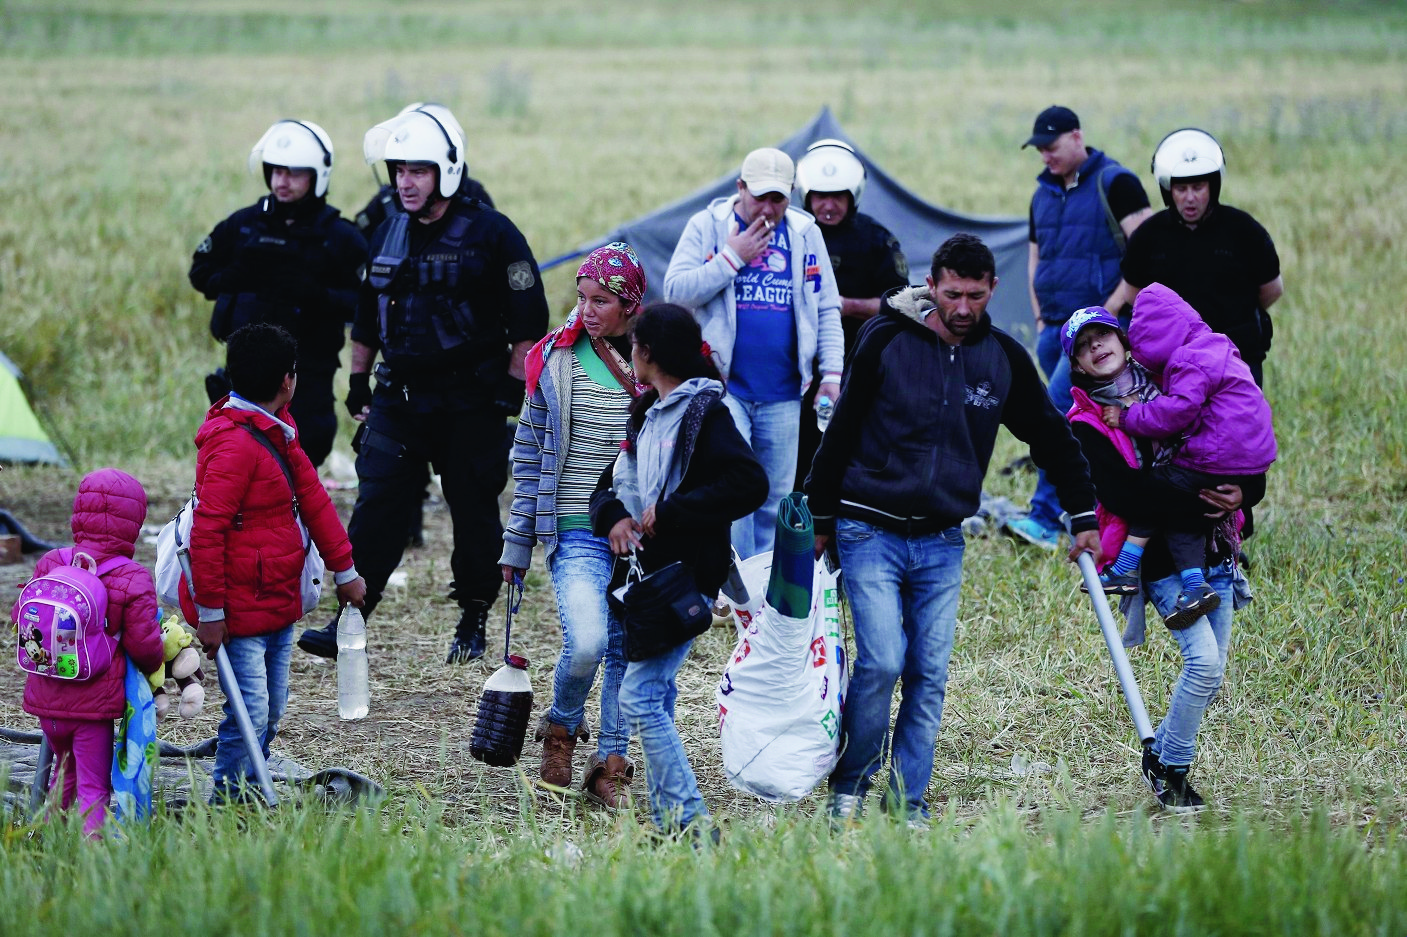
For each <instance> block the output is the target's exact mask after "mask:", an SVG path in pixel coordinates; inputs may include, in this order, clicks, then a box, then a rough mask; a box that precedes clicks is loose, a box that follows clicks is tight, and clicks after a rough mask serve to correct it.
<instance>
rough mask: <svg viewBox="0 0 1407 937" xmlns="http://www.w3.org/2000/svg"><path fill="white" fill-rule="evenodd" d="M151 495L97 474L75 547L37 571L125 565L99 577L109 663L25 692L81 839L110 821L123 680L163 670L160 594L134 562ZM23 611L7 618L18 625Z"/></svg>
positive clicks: (76, 524) (82, 499)
mask: <svg viewBox="0 0 1407 937" xmlns="http://www.w3.org/2000/svg"><path fill="white" fill-rule="evenodd" d="M146 516H147V493H146V491H145V490H143V488H142V486H141V483H140V482H138V481H137V480H136V479H135V478H133V477H132V476H131V475H128V474H127V473H126V472H121V471H118V470H117V469H115V468H103V469H98V470H97V471H95V472H92V473H90V474H89V475H87V476H86V477H84V479H83V481H82V482H80V483H79V485H78V494H77V495H76V496H75V497H74V499H73V519H72V521H71V524H72V529H73V539H74V545H73V546H72V547H66V548H64V549H61V550H51V551H49V552H48V553H46V554H44V556H43V557H41V558H40V560H39V563H38V565H36V566H35V568H34V575H35V576H42V575H44V574H46V573H48V572H49V571H51V570H53V569H54V568H55V567H57V566H63V565H65V564H67V563H69V562H70V560H71V559H72V557H73V554H74V553H75V552H83V553H87V554H88V555H90V556H92V557H93V559H95V560H97V562H98V563H99V565H101V564H102V563H104V562H106V561H107V560H110V559H113V558H115V557H127V558H128V562H126V563H121V564H118V565H117V566H116V568H114V569H111V570H109V571H108V572H106V573H105V574H103V576H102V582H103V585H104V586H106V587H107V598H108V604H107V620H108V633H109V634H116V633H117V632H118V630H119V629H120V631H121V640H120V641H119V642H118V643H117V645H116V647H115V649H114V651H113V659H112V663H111V664H110V665H109V666H108V667H107V669H105V670H103V671H102V672H101V673H99V674H97V676H95V677H92V678H91V679H89V680H81V681H80V680H60V679H55V678H52V677H45V676H40V675H38V674H33V673H31V674H29V676H28V679H27V680H26V681H25V685H24V710H25V712H27V713H30V714H31V715H34V716H37V717H39V727H40V729H41V730H42V731H43V733H44V737H45V738H47V739H48V741H49V747H50V748H51V749H52V750H53V752H54V778H53V781H52V784H51V786H52V787H60V786H62V793H61V798H60V801H59V804H60V806H62V807H63V808H64V809H68V808H69V807H71V806H73V802H74V801H75V800H77V801H78V808H79V810H80V811H81V812H82V814H83V831H84V832H85V833H86V834H87V835H89V836H97V834H98V831H99V830H101V829H102V826H103V823H104V822H105V821H106V820H107V808H108V799H109V798H110V797H111V796H112V746H113V722H114V721H115V720H117V719H120V718H122V713H123V710H124V709H125V707H126V703H127V700H126V693H125V691H124V679H125V677H126V675H127V657H128V655H131V658H132V660H133V662H134V663H135V664H136V665H137V666H138V667H139V668H141V670H142V672H143V673H151V672H152V671H154V670H156V669H157V668H158V667H160V666H161V665H162V660H163V657H162V646H161V629H160V627H159V624H158V621H157V617H156V586H155V584H154V583H153V582H152V578H151V573H150V572H148V571H147V569H146V567H144V566H142V565H141V564H140V563H138V562H136V561H135V560H132V559H131V556H132V552H133V549H134V547H135V545H136V542H137V537H138V535H139V534H140V533H141V530H142V522H143V521H144V520H145V519H146ZM18 614H19V604H18V603H16V605H15V607H14V609H13V610H12V611H11V612H10V621H11V623H12V624H17V623H18V617H17V616H18Z"/></svg>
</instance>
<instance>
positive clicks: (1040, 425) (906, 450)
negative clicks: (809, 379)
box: [806, 287, 1097, 534]
mask: <svg viewBox="0 0 1407 937" xmlns="http://www.w3.org/2000/svg"><path fill="white" fill-rule="evenodd" d="M932 309H933V304H932V302H931V301H930V300H929V299H928V292H927V290H926V289H925V288H924V287H904V288H902V289H898V290H894V291H892V292H890V293H889V294H888V295H887V296H886V297H885V301H884V304H883V305H882V307H881V309H880V312H879V315H877V316H875V318H873V319H872V320H870V322H869V323H867V324H866V326H865V328H864V330H863V331H861V333H860V343H859V345H858V347H857V348H856V349H855V353H854V355H853V357H852V358H851V361H850V367H849V369H848V370H847V371H846V374H845V381H844V383H843V385H842V387H841V392H840V400H839V401H838V402H837V404H836V408H835V415H834V416H833V417H832V419H831V423H830V428H829V429H827V430H826V433H825V435H824V437H822V440H821V447H820V449H819V450H817V452H816V459H815V461H814V462H813V463H812V465H811V474H810V476H809V477H808V478H807V479H806V492H807V495H808V496H809V498H810V505H811V512H812V514H813V516H814V517H815V521H816V533H817V534H828V533H831V532H832V531H833V530H834V527H835V518H836V516H837V515H839V516H841V517H848V518H852V519H855V520H862V521H865V522H867V523H871V524H874V525H876V526H879V527H883V528H886V529H889V530H893V531H896V532H899V533H904V534H925V533H934V532H937V531H939V530H944V529H946V528H948V527H951V526H953V525H954V524H958V523H960V522H961V521H962V519H963V518H965V517H970V516H971V515H973V514H975V513H976V512H977V507H978V504H979V503H980V501H981V495H982V480H983V479H984V478H985V477H986V474H987V463H988V462H989V461H990V459H991V457H992V448H993V446H994V445H995V444H996V438H997V430H998V428H999V427H1001V426H1005V427H1006V428H1007V429H1009V430H1010V431H1011V433H1012V434H1013V435H1014V436H1016V438H1017V439H1020V440H1021V441H1022V442H1024V443H1027V444H1028V445H1029V446H1030V447H1031V458H1032V459H1033V460H1034V461H1035V463H1036V464H1037V465H1038V466H1040V467H1041V468H1043V469H1045V470H1046V472H1047V473H1048V474H1049V476H1050V479H1051V481H1052V482H1053V483H1054V485H1055V488H1056V492H1057V494H1058V495H1059V497H1060V504H1061V506H1062V507H1063V508H1065V510H1066V511H1068V512H1069V513H1070V516H1071V523H1072V527H1073V528H1074V530H1075V532H1076V533H1078V532H1080V531H1082V530H1094V529H1096V527H1097V521H1096V519H1095V515H1094V504H1095V501H1094V487H1093V486H1092V485H1091V484H1090V480H1089V466H1088V465H1087V464H1086V463H1085V459H1084V456H1083V455H1081V454H1080V447H1079V445H1078V444H1077V443H1076V442H1075V439H1074V437H1073V436H1071V435H1070V427H1069V424H1068V423H1067V422H1066V421H1065V417H1064V416H1063V415H1062V414H1061V413H1060V412H1059V411H1057V410H1056V409H1055V406H1054V405H1053V404H1052V403H1051V402H1050V397H1049V396H1048V395H1047V393H1046V390H1045V386H1044V385H1043V384H1042V383H1041V380H1040V377H1039V376H1038V375H1037V373H1036V366H1035V364H1034V363H1033V362H1032V361H1031V356H1030V355H1029V354H1027V352H1026V350H1025V349H1024V348H1022V347H1021V345H1020V343H1019V342H1017V341H1016V339H1014V338H1012V337H1011V336H1010V335H1007V334H1006V333H1005V332H1002V331H1001V330H999V329H994V328H992V324H991V319H990V318H988V317H987V316H985V315H984V316H983V317H982V318H981V320H979V322H978V323H977V325H976V326H975V327H974V328H973V329H972V331H971V332H970V333H969V334H968V336H967V337H966V339H965V340H964V341H963V343H962V344H961V345H948V344H946V343H945V342H943V341H942V340H941V339H939V337H938V334H937V333H936V332H934V331H933V330H932V329H930V328H928V327H927V326H926V325H924V321H923V320H924V318H925V317H926V315H927V314H928V313H929V312H931V311H932Z"/></svg>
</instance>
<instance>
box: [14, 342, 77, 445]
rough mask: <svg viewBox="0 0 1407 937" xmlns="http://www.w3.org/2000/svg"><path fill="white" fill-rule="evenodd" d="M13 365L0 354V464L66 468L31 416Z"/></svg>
mask: <svg viewBox="0 0 1407 937" xmlns="http://www.w3.org/2000/svg"><path fill="white" fill-rule="evenodd" d="M21 377H22V375H21V374H20V369H19V368H17V367H15V363H14V362H13V361H11V360H10V359H9V358H7V357H5V354H4V352H0V462H51V463H53V464H54V465H67V464H68V462H67V460H65V459H64V457H63V456H61V455H59V450H58V449H57V448H55V446H54V444H53V443H52V442H50V441H49V435H48V434H47V433H45V432H44V427H42V426H40V425H39V418H38V417H37V416H35V415H34V410H33V409H31V408H30V406H29V401H28V400H26V399H25V396H24V388H23V387H21V386H20V380H21Z"/></svg>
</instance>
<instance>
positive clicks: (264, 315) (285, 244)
mask: <svg viewBox="0 0 1407 937" xmlns="http://www.w3.org/2000/svg"><path fill="white" fill-rule="evenodd" d="M365 263H366V240H365V239H364V238H363V237H362V236H361V234H360V233H358V231H357V229H356V226H355V225H353V224H352V223H351V222H350V221H348V220H346V219H345V218H343V217H342V216H341V215H340V213H339V212H338V211H337V209H335V208H333V207H332V206H330V205H328V204H327V202H326V201H325V200H324V199H321V198H318V197H316V196H311V195H310V196H307V197H305V198H302V199H299V200H298V201H297V202H293V203H291V204H285V203H282V202H279V201H278V200H277V199H275V198H274V197H273V196H265V197H264V198H261V199H260V200H259V201H258V203H256V204H254V205H251V206H249V207H248V208H241V209H240V210H239V211H237V212H235V213H234V214H233V215H230V217H228V218H226V219H225V220H224V221H222V222H220V223H219V224H218V225H216V226H215V230H214V231H211V232H210V236H209V237H207V238H206V239H205V240H204V241H202V242H201V244H200V246H199V247H197V248H196V251H195V255H194V256H193V257H192V258H191V269H190V281H191V285H192V286H194V287H195V288H196V289H198V290H200V291H201V292H202V293H204V294H205V298H206V299H213V300H214V301H215V309H214V311H213V313H212V314H211V317H210V333H211V334H212V335H214V336H215V338H217V339H218V340H220V341H222V342H223V341H224V340H225V339H226V338H228V337H229V335H230V333H231V332H233V331H234V330H235V329H237V328H239V327H241V326H244V325H248V324H250V323H251V322H272V323H274V324H276V325H281V326H283V327H284V328H286V329H288V331H289V332H290V333H292V335H293V337H294V338H295V339H297V341H298V393H296V394H294V395H293V403H292V404H290V405H289V409H290V410H291V411H292V413H293V419H294V420H295V421H296V422H297V424H298V438H299V441H300V442H301V443H302V446H303V451H304V452H306V453H307V454H308V458H309V460H311V461H312V463H313V465H315V466H316V465H321V464H322V462H323V460H324V459H326V458H327V455H328V453H329V452H331V451H332V440H333V438H334V437H335V436H336V435H337V413H336V410H335V409H334V408H335V406H336V400H335V398H334V397H333V394H332V379H333V376H334V375H335V374H336V373H337V367H338V363H339V362H338V353H339V352H340V351H341V350H342V343H343V342H344V341H345V336H346V329H347V323H348V322H349V321H351V318H352V315H353V313H354V312H355V311H356V308H357V297H358V295H359V290H360V288H361V282H360V281H361V268H362V266H363V264H365ZM218 374H220V372H217V375H218ZM213 377H215V375H212V378H213ZM220 377H221V378H222V377H223V375H220ZM219 383H221V381H220V380H216V381H214V382H213V384H212V383H211V382H207V386H208V389H210V391H211V396H212V398H213V399H212V401H211V402H212V403H213V402H214V400H218V399H219V397H220V396H222V395H223V394H224V393H228V385H226V386H224V387H223V388H220V387H216V386H214V385H215V384H219Z"/></svg>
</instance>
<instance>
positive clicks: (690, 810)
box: [620, 641, 708, 832]
mask: <svg viewBox="0 0 1407 937" xmlns="http://www.w3.org/2000/svg"><path fill="white" fill-rule="evenodd" d="M693 643H694V642H693V641H685V642H684V643H683V644H681V645H679V646H678V647H676V648H674V649H673V650H670V651H667V652H665V653H664V654H661V655H659V656H658V657H651V658H650V659H648V660H633V661H631V662H630V664H629V665H628V666H627V667H626V668H625V679H623V680H622V681H621V684H620V709H621V712H622V713H624V714H625V718H626V720H627V721H628V722H629V723H630V728H631V730H632V731H634V733H635V734H636V736H637V737H639V739H640V750H641V752H642V753H643V755H644V757H645V780H646V783H647V784H648V786H649V789H650V814H651V815H652V816H653V817H654V819H655V825H656V826H658V827H659V828H660V829H661V830H665V831H666V832H668V831H673V830H681V829H683V828H684V827H686V826H688V825H689V824H691V823H693V822H694V821H695V820H697V819H698V818H700V817H704V818H707V817H708V807H707V806H706V805H705V804H704V799H703V795H702V794H700V793H699V781H698V778H696V777H695V776H694V769H693V768H691V767H689V756H688V755H686V754H685V753H684V743H683V742H682V741H680V739H679V730H678V729H676V728H675V726H674V700H675V698H676V697H677V696H678V695H679V689H678V687H677V686H675V683H674V676H675V674H677V673H679V668H680V667H681V666H683V664H684V659H685V658H686V657H688V656H689V647H690V645H692V644H693Z"/></svg>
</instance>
